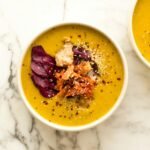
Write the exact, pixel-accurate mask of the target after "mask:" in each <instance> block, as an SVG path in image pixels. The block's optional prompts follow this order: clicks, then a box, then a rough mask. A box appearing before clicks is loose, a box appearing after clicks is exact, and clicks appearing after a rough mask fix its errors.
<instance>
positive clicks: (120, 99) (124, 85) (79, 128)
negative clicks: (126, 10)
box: [18, 23, 128, 131]
mask: <svg viewBox="0 0 150 150" xmlns="http://www.w3.org/2000/svg"><path fill="white" fill-rule="evenodd" d="M69 24H71V25H72V24H75V25H82V26H86V27H90V28H93V29H94V30H97V31H98V32H100V33H101V34H103V35H104V36H106V37H107V38H108V39H109V40H110V41H111V42H112V43H113V45H114V46H115V47H116V49H117V51H118V54H119V55H120V58H121V61H122V64H123V71H124V80H123V85H122V89H121V92H120V95H119V96H118V99H117V100H116V103H115V104H114V105H113V107H112V108H111V109H110V110H109V111H108V113H106V114H105V115H104V116H103V117H100V118H99V119H97V120H96V121H94V122H91V123H89V124H86V125H81V126H63V125H60V124H55V123H53V122H49V121H48V120H47V119H45V118H44V117H42V116H41V115H40V114H38V113H37V112H36V111H35V110H34V109H33V107H32V106H31V105H30V103H29V102H28V100H27V98H26V96H25V94H24V91H23V87H22V83H21V68H22V62H23V58H24V56H25V54H26V52H27V49H28V47H29V46H30V45H31V43H32V42H33V41H34V40H35V39H36V38H37V37H38V36H39V35H41V34H43V33H44V32H46V31H48V30H50V29H52V28H54V27H58V26H62V25H69ZM39 35H37V36H36V37H35V38H34V39H33V40H32V41H31V42H30V43H29V45H27V48H26V49H25V52H24V53H23V55H22V57H21V61H20V64H19V66H18V87H19V92H20V94H21V97H22V99H23V101H24V103H25V105H26V106H27V108H28V109H29V111H30V112H31V113H32V114H33V116H35V117H36V118H37V119H38V120H40V121H41V122H43V123H44V124H46V125H48V126H50V127H53V128H55V129H58V130H64V131H80V130H85V129H88V128H92V127H94V126H96V125H98V124H100V123H102V122H103V121H105V120H106V119H107V118H109V117H110V116H111V115H112V114H113V113H114V112H115V110H116V109H117V108H118V107H119V105H120V103H121V102H122V100H123V98H124V95H125V92H126V89H127V83H128V67H127V62H126V58H125V56H124V54H123V51H122V50H121V48H120V47H119V46H118V44H117V43H116V42H114V41H113V40H112V39H111V38H110V37H109V36H108V35H106V34H105V33H104V32H102V31H101V30H99V29H98V28H96V27H93V26H91V25H87V24H83V23H60V24H57V25H54V26H52V27H50V28H48V29H46V30H44V31H43V32H41V33H40V34H39Z"/></svg>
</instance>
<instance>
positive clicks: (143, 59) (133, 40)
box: [129, 0, 150, 68]
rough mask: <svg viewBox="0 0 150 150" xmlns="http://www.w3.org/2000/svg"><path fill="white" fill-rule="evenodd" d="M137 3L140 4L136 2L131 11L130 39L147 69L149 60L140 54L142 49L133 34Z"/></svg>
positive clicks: (149, 64)
mask: <svg viewBox="0 0 150 150" xmlns="http://www.w3.org/2000/svg"><path fill="white" fill-rule="evenodd" d="M137 2H138V0H136V1H135V3H134V5H133V7H132V10H131V15H130V20H129V37H130V41H131V44H132V46H133V50H134V51H135V53H136V54H137V56H138V57H139V58H140V60H141V61H142V62H143V64H144V65H146V66H147V67H149V68H150V62H148V60H146V58H144V56H143V55H142V53H141V52H140V49H139V48H138V46H137V44H136V41H135V38H134V34H133V15H134V11H135V7H136V5H137Z"/></svg>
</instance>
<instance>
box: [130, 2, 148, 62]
mask: <svg viewBox="0 0 150 150" xmlns="http://www.w3.org/2000/svg"><path fill="white" fill-rule="evenodd" d="M132 28H133V34H134V38H135V42H136V44H137V46H138V48H139V50H140V51H141V53H142V55H143V57H144V58H145V59H146V60H147V61H148V62H149V63H150V0H138V1H137V4H136V7H135V10H134V14H133V26H132Z"/></svg>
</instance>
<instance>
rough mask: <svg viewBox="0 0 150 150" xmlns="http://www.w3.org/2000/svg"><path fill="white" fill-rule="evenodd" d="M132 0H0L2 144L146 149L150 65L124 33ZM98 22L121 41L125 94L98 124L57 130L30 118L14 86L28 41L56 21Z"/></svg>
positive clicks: (50, 149)
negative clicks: (126, 74)
mask: <svg viewBox="0 0 150 150" xmlns="http://www.w3.org/2000/svg"><path fill="white" fill-rule="evenodd" d="M132 5H133V3H132V1H131V0H111V1H110V0H92V1H91V0H55V1H54V0H44V1H43V0H38V1H37V0H26V1H24V0H12V1H10V0H0V150H149V149H150V142H149V139H150V120H149V116H150V92H149V91H150V70H149V69H148V68H146V67H145V66H144V65H143V64H142V63H141V62H140V60H139V59H138V58H137V56H136V55H135V53H134V52H133V50H132V47H131V45H130V42H129V39H128V17H129V11H130V8H131V7H132ZM62 20H63V21H82V22H88V23H91V24H95V25H96V26H98V27H100V28H102V29H103V30H104V31H106V32H107V33H108V34H109V35H110V36H111V37H113V38H114V40H116V41H117V42H118V44H120V46H121V48H122V49H123V51H124V53H125V55H126V57H127V61H128V65H129V85H128V89H127V94H126V96H125V98H124V101H123V103H122V104H121V106H120V107H119V109H118V110H117V111H116V112H115V113H114V114H113V115H112V116H111V118H109V119H108V120H107V121H105V122H104V123H102V124H101V125H99V126H97V127H95V128H93V129H89V130H86V131H82V132H76V133H68V132H62V131H56V130H54V129H52V128H49V127H47V126H45V125H44V124H42V123H41V122H39V121H38V120H36V119H34V118H33V117H32V116H31V114H30V113H29V111H28V110H27V108H26V107H25V105H24V103H23V102H22V100H21V98H20V96H19V94H18V90H17V81H16V80H17V79H16V69H17V65H18V61H19V58H20V55H21V53H22V51H23V50H24V47H25V46H26V44H27V43H28V42H29V41H30V40H31V39H32V38H33V37H34V36H35V35H36V34H38V32H39V31H40V30H42V29H43V28H46V27H48V26H49V25H50V24H53V23H55V22H59V21H62Z"/></svg>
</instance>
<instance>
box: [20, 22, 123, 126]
mask: <svg viewBox="0 0 150 150" xmlns="http://www.w3.org/2000/svg"><path fill="white" fill-rule="evenodd" d="M64 38H65V39H66V38H67V39H69V40H70V41H71V43H73V44H74V45H79V44H80V45H85V46H86V49H88V50H89V52H90V53H91V55H92V58H93V59H94V61H95V62H97V66H98V68H97V69H98V71H99V74H98V75H97V80H96V82H97V83H96V85H95V86H94V89H93V93H92V94H93V97H92V99H91V100H88V99H86V100H85V101H84V100H82V99H81V98H80V99H78V98H71V99H70V98H66V97H64V98H62V97H60V96H59V94H56V95H55V96H53V97H52V98H46V97H44V96H42V94H41V93H40V92H39V90H38V89H37V87H36V86H35V84H34V83H33V81H32V79H31V74H32V71H31V55H32V54H31V52H32V48H33V47H34V46H37V45H41V46H42V47H43V48H44V50H45V51H46V53H47V54H49V55H51V56H54V57H55V56H56V53H58V52H59V51H60V49H62V47H63V45H64ZM86 52H88V51H86ZM89 52H88V53H89ZM86 69H87V68H86ZM79 70H80V68H79V69H78V70H77V71H79ZM81 71H82V69H81ZM85 78H87V77H85ZM69 79H70V77H69ZM21 80H22V86H23V91H24V94H25V96H26V98H27V100H28V102H29V103H30V105H31V106H32V107H33V108H34V110H35V111H37V112H38V113H39V114H40V115H41V116H42V117H44V118H45V119H47V120H48V121H50V122H53V123H56V124H60V125H65V126H80V125H85V124H88V123H91V122H93V121H95V120H97V119H99V118H100V117H102V116H104V115H105V114H106V113H107V112H108V111H109V110H110V109H111V108H112V107H113V105H114V104H115V103H116V101H117V99H118V97H119V95H120V92H121V90H122V86H123V82H124V70H123V64H122V61H121V58H120V55H119V54H118V52H117V50H116V48H115V46H114V45H113V44H112V43H111V42H110V41H109V40H108V39H107V38H106V37H105V36H104V35H103V34H101V33H99V32H98V31H96V30H94V29H92V28H90V27H86V26H82V25H75V24H71V25H62V26H58V27H55V28H53V29H51V30H49V31H47V32H45V33H44V34H42V35H40V36H39V37H38V38H37V39H36V40H35V41H34V42H33V43H32V45H31V46H30V47H29V48H28V50H27V53H26V54H25V57H24V59H23V63H22V71H21ZM84 89H86V86H85V88H83V89H82V90H84ZM67 92H68V91H67ZM74 92H76V91H74ZM79 92H80V91H79ZM67 94H68V93H67ZM69 94H70V93H69ZM84 96H86V94H85V95H84ZM86 98H87V97H86ZM76 99H77V100H76ZM84 103H85V105H84Z"/></svg>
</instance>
